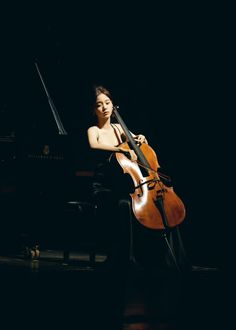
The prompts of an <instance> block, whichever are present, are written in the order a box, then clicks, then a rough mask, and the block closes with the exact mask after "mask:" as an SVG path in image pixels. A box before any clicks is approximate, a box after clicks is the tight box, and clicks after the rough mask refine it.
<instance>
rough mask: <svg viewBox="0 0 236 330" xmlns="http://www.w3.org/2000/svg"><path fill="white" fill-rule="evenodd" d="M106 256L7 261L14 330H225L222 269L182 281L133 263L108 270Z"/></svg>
mask: <svg viewBox="0 0 236 330" xmlns="http://www.w3.org/2000/svg"><path fill="white" fill-rule="evenodd" d="M105 259H106V256H105V255H103V254H98V255H96V259H95V263H94V264H90V261H89V255H88V254H87V253H84V252H81V251H79V252H71V253H70V258H69V261H68V260H67V262H65V260H64V259H63V251H57V250H45V251H41V253H40V257H39V259H38V260H32V259H26V258H25V256H24V255H20V254H19V255H2V256H0V274H1V284H2V285H1V286H2V290H1V291H2V292H1V314H2V319H3V318H4V319H5V322H6V324H7V328H8V329H11V328H12V329H13V328H14V329H15V326H17V327H18V328H20V327H21V326H22V327H23V328H24V329H28V328H31V329H32V328H35V327H37V326H39V327H40V328H43V327H45V326H47V327H51V329H58V328H61V329H82V330H87V329H89V330H90V329H98V328H99V329H100V328H101V329H103V330H105V329H109V330H115V329H123V330H147V329H149V330H150V329H152V330H155V329H162V330H163V329H166V330H175V329H178V330H179V329H189V330H192V329H216V328H220V327H219V325H222V327H221V328H222V329H223V328H226V322H227V317H226V314H225V313H224V309H225V301H224V299H223V298H224V290H223V288H224V284H223V275H222V271H221V270H219V269H217V268H207V267H193V269H192V270H191V271H190V272H188V273H187V274H181V275H180V274H178V273H176V272H173V271H168V270H158V269H154V268H152V267H140V266H137V265H133V264H130V265H128V267H127V268H122V267H113V266H111V267H110V266H108V265H107V264H106V263H105V262H104V261H105Z"/></svg>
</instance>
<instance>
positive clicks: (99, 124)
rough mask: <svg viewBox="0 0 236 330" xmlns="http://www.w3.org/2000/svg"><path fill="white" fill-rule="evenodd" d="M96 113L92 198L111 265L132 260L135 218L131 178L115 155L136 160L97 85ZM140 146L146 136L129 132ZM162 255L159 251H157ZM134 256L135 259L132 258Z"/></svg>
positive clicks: (92, 130)
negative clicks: (123, 144) (124, 172)
mask: <svg viewBox="0 0 236 330" xmlns="http://www.w3.org/2000/svg"><path fill="white" fill-rule="evenodd" d="M92 104H93V112H94V115H95V117H96V124H95V125H93V126H90V127H89V128H88V130H87V136H88V143H89V147H90V148H91V150H93V151H94V153H95V154H96V165H95V176H94V181H93V187H92V188H93V196H94V199H95V203H96V205H97V219H98V222H99V224H98V225H99V226H100V228H101V227H102V228H104V230H100V231H101V232H103V233H104V236H105V237H104V240H106V241H107V242H106V246H107V247H108V250H107V251H106V253H107V256H108V257H107V261H108V262H111V263H112V264H113V263H115V264H117V263H120V262H125V261H128V260H129V259H130V257H131V256H130V251H131V249H130V238H131V235H130V231H131V225H132V219H133V212H132V207H131V206H130V197H129V194H130V191H131V190H132V189H133V187H132V184H131V179H130V178H129V177H128V176H127V175H122V170H121V169H120V168H119V166H115V164H114V161H112V159H113V158H112V155H113V154H114V153H123V154H125V156H126V157H127V158H128V159H129V160H130V161H132V162H136V161H137V155H136V153H135V152H134V150H133V149H131V148H130V149H127V148H123V147H122V146H121V144H122V143H123V142H124V141H125V139H126V136H125V134H124V131H123V128H122V126H121V125H120V124H119V123H114V122H113V121H114V120H113V117H112V114H113V109H114V104H113V99H112V95H111V93H110V92H109V91H108V90H107V89H106V88H105V87H103V86H96V87H95V88H94V95H93V102H92ZM130 133H131V135H132V137H133V139H134V140H135V142H136V143H137V145H142V144H143V143H146V144H148V141H147V139H146V137H145V136H144V135H143V134H134V133H132V132H130ZM157 253H159V252H157ZM132 257H133V256H132Z"/></svg>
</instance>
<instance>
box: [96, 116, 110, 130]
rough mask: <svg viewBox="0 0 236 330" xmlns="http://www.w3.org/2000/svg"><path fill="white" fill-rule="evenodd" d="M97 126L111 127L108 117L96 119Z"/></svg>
mask: <svg viewBox="0 0 236 330" xmlns="http://www.w3.org/2000/svg"><path fill="white" fill-rule="evenodd" d="M98 127H99V128H110V127H111V121H110V118H109V119H106V120H99V121H98Z"/></svg>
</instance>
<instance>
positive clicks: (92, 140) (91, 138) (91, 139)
mask: <svg viewBox="0 0 236 330" xmlns="http://www.w3.org/2000/svg"><path fill="white" fill-rule="evenodd" d="M87 136H88V143H89V146H90V148H91V149H96V150H105V151H112V152H121V153H124V154H126V155H127V154H128V157H129V158H130V159H131V160H132V161H135V160H137V156H136V154H135V152H134V151H133V150H131V149H125V148H123V147H119V146H117V147H116V146H111V145H108V144H104V143H100V142H99V132H98V128H97V127H96V126H92V127H89V128H88V130H87Z"/></svg>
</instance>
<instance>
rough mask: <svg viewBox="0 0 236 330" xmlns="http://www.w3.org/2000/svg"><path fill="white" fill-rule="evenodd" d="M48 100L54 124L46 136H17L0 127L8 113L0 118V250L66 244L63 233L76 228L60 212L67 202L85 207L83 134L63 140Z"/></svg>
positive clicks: (87, 177)
mask: <svg viewBox="0 0 236 330" xmlns="http://www.w3.org/2000/svg"><path fill="white" fill-rule="evenodd" d="M47 97H48V101H49V105H50V107H51V110H52V113H51V115H52V117H54V119H55V121H54V123H53V124H54V127H52V130H51V132H50V129H49V131H48V130H45V129H44V127H42V128H41V130H40V132H39V131H37V130H34V129H31V130H30V129H28V130H27V132H22V131H21V130H19V129H18V130H17V128H16V129H15V127H14V128H12V127H10V122H9V120H8V121H7V122H4V119H5V117H6V116H5V115H6V113H7V111H4V112H1V113H0V115H1V117H2V118H0V119H1V125H0V209H1V233H0V249H1V250H10V251H11V250H12V249H13V250H15V249H18V250H19V249H21V248H22V247H23V246H24V245H32V244H34V242H35V241H39V242H40V244H41V246H44V245H45V247H46V246H47V247H52V246H54V245H56V246H57V247H60V244H61V242H62V241H63V242H64V243H63V244H66V240H68V241H70V240H71V237H70V234H69V232H68V228H69V227H70V230H69V231H70V233H74V234H75V233H76V230H77V229H78V228H77V225H76V222H75V220H73V221H74V222H73V223H68V222H67V223H66V221H67V219H66V218H65V208H66V207H67V206H68V203H69V202H70V201H84V202H87V201H88V202H89V201H90V192H91V190H90V188H91V180H92V176H93V159H92V154H91V153H90V151H89V148H88V145H87V138H86V131H85V130H84V131H82V130H81V131H79V132H76V134H75V133H74V134H70V133H69V134H67V132H66V131H65V129H64V127H63V124H62V123H61V120H60V117H59V115H58V112H57V110H56V108H55V106H54V104H53V102H52V100H51V99H50V96H49V95H48V94H47ZM48 111H49V112H50V108H49V109H48ZM3 115H4V116H3ZM3 117H4V118H3ZM55 128H56V129H55ZM55 132H56V133H55ZM80 226H81V224H80ZM80 229H81V228H80Z"/></svg>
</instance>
